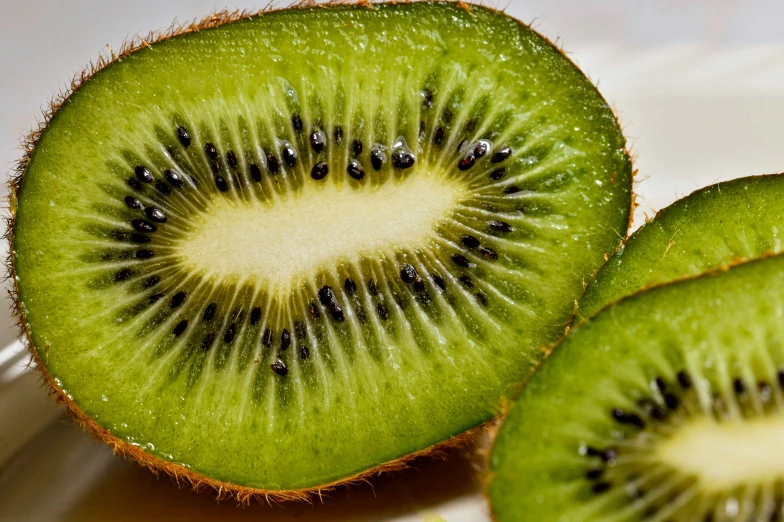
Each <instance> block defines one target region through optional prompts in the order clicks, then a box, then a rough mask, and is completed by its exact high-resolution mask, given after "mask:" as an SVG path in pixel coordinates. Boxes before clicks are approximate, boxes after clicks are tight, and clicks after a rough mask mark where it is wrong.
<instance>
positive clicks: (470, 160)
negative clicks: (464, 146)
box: [457, 154, 476, 170]
mask: <svg viewBox="0 0 784 522" xmlns="http://www.w3.org/2000/svg"><path fill="white" fill-rule="evenodd" d="M474 163H476V157H474V155H473V154H466V155H465V156H463V159H461V160H460V161H459V162H458V164H457V168H458V169H460V170H468V169H470V168H471V167H473V166H474Z"/></svg>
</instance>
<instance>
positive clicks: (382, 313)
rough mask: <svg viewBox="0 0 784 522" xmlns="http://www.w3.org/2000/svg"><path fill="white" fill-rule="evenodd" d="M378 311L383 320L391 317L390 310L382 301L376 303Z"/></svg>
mask: <svg viewBox="0 0 784 522" xmlns="http://www.w3.org/2000/svg"><path fill="white" fill-rule="evenodd" d="M376 311H377V312H378V316H379V317H380V318H381V320H382V321H386V320H387V318H388V317H389V310H387V307H386V306H384V305H383V304H382V303H378V304H377V305H376Z"/></svg>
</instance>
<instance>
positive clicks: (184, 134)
mask: <svg viewBox="0 0 784 522" xmlns="http://www.w3.org/2000/svg"><path fill="white" fill-rule="evenodd" d="M177 139H179V140H180V143H182V146H183V147H190V146H191V134H190V132H188V131H187V130H186V129H185V127H177Z"/></svg>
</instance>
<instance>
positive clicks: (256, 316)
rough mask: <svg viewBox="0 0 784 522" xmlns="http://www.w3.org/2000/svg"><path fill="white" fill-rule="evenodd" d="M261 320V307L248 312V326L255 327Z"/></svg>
mask: <svg viewBox="0 0 784 522" xmlns="http://www.w3.org/2000/svg"><path fill="white" fill-rule="evenodd" d="M260 320H261V307H260V306H256V307H254V308H253V310H251V311H250V325H251V326H256V325H257V324H259V321H260Z"/></svg>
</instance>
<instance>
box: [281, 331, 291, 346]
mask: <svg viewBox="0 0 784 522" xmlns="http://www.w3.org/2000/svg"><path fill="white" fill-rule="evenodd" d="M289 346H291V334H290V333H289V331H288V330H286V329H285V328H284V329H283V331H282V332H280V351H282V352H285V351H286V350H288V349H289Z"/></svg>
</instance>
